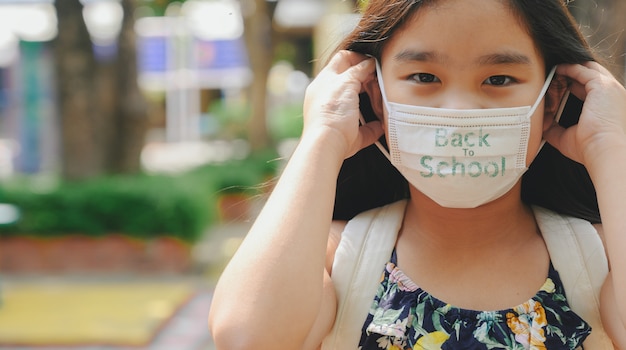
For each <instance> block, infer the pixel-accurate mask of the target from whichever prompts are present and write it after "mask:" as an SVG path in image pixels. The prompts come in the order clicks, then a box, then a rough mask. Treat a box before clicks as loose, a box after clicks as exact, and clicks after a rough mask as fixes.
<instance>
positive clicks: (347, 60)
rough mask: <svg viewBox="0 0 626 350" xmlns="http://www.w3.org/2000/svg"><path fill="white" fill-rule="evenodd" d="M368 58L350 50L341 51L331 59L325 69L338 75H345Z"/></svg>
mask: <svg viewBox="0 0 626 350" xmlns="http://www.w3.org/2000/svg"><path fill="white" fill-rule="evenodd" d="M367 58H368V57H367V56H365V55H362V54H360V53H356V52H353V51H348V50H341V51H339V52H337V53H336V54H335V55H334V56H333V57H332V58H331V59H330V61H329V62H328V65H326V67H325V68H324V69H330V70H332V71H334V72H336V73H343V72H345V71H346V70H348V69H349V68H350V67H353V66H355V65H358V64H359V63H360V62H362V61H364V60H366V59H367Z"/></svg>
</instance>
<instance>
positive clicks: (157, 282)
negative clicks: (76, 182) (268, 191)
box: [0, 222, 251, 350]
mask: <svg viewBox="0 0 626 350" xmlns="http://www.w3.org/2000/svg"><path fill="white" fill-rule="evenodd" d="M250 225H251V222H231V223H227V224H221V225H217V226H215V227H212V228H210V229H209V230H208V232H207V233H206V235H205V239H204V240H202V241H200V242H199V243H198V244H196V246H195V247H194V250H193V258H194V267H193V269H192V271H191V272H190V273H189V274H188V275H185V276H135V275H133V276H128V275H126V276H106V277H99V276H62V277H61V276H59V277H51V276H40V277H36V276H28V277H24V276H0V328H2V322H3V318H4V321H5V322H9V323H8V324H10V325H12V326H15V329H14V330H13V331H12V333H11V334H5V335H4V339H3V333H2V329H0V350H9V349H12V350H13V349H14V350H39V349H46V350H62V349H63V350H65V349H75V350H130V349H133V350H140V349H149V350H170V349H171V350H213V349H215V347H214V345H213V342H212V340H211V337H210V334H209V332H208V329H207V315H208V311H209V307H210V303H211V297H212V287H213V285H214V284H215V282H216V279H217V277H219V274H220V273H221V270H222V268H223V267H224V266H225V264H226V262H227V261H228V259H230V256H232V254H233V253H234V251H235V250H236V248H237V247H238V245H239V243H240V242H241V240H242V239H243V237H244V236H245V234H246V233H247V231H248V229H249V227H250ZM70 254H71V253H70ZM55 293H56V294H55ZM46 298H47V299H46ZM55 304H56V305H55ZM144 304H145V305H144ZM93 315H99V316H93ZM103 315H104V316H103ZM95 318H99V320H96V319H95ZM7 320H8V321H7ZM93 321H99V322H95V325H94V324H93V323H94V322H93ZM19 322H23V323H24V324H27V325H28V326H20V325H21V324H20V323H19ZM46 322H47V323H46ZM4 328H5V331H7V332H8V331H9V330H8V329H7V328H10V327H6V326H5V327H4ZM17 332H19V333H24V334H21V336H22V337H21V339H24V338H26V339H32V340H33V341H32V343H31V344H30V345H20V344H24V342H20V343H19V344H15V343H13V344H14V345H10V344H11V343H10V342H8V341H7V340H11V339H15V338H12V337H15V336H17V334H16V333H17ZM102 332H109V333H107V334H109V336H110V338H107V339H118V338H119V339H127V340H128V339H130V340H133V341H134V343H133V342H132V341H129V342H127V343H124V342H123V341H122V342H119V341H109V342H106V341H99V342H98V341H95V342H94V341H89V340H90V339H91V340H93V339H101V338H97V337H103V336H105V335H103V333H102ZM62 333H64V334H70V336H69V337H70V338H73V339H70V338H67V339H65V338H62V336H63V334H62ZM46 337H47V338H46ZM90 337H91V338H90ZM42 339H44V340H43V341H45V339H57V340H56V343H54V342H53V343H50V344H46V343H44V342H42ZM58 339H65V340H66V342H65V345H58V344H59V340H58ZM146 339H147V340H148V342H147V343H146V342H145V341H144V342H143V344H141V345H139V346H137V342H138V341H141V340H146ZM83 340H85V341H83ZM113 343H115V344H113ZM2 344H6V345H2ZM75 344H78V345H75ZM121 344H125V345H121Z"/></svg>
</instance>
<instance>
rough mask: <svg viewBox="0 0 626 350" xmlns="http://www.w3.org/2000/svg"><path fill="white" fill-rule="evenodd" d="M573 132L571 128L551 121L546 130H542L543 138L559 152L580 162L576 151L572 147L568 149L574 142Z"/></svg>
mask: <svg viewBox="0 0 626 350" xmlns="http://www.w3.org/2000/svg"><path fill="white" fill-rule="evenodd" d="M574 137H575V133H574V132H573V130H571V129H566V128H563V127H562V126H560V125H558V124H557V123H553V124H552V126H550V127H549V128H548V129H547V130H546V131H544V132H543V139H544V140H546V142H548V143H549V144H550V145H552V146H553V147H554V148H556V149H557V150H558V151H559V152H561V153H562V154H563V155H564V156H566V157H568V158H570V159H572V160H574V161H577V162H580V159H578V157H577V156H576V152H575V150H573V149H570V147H571V146H568V145H574V144H576V140H574V139H573V138H574Z"/></svg>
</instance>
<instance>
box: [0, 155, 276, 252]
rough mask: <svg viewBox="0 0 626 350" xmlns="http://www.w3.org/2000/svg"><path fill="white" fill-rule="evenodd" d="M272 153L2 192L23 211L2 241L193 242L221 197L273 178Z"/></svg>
mask: <svg viewBox="0 0 626 350" xmlns="http://www.w3.org/2000/svg"><path fill="white" fill-rule="evenodd" d="M271 157H273V154H272V153H263V154H258V155H255V156H253V157H250V158H249V159H245V160H238V161H229V162H226V163H223V164H213V165H206V166H203V167H199V168H197V169H194V170H192V171H190V172H187V173H185V174H181V175H177V176H176V175H137V176H113V177H105V178H98V179H93V180H89V181H84V182H79V183H61V184H59V185H57V186H54V187H53V188H51V189H50V190H48V191H44V192H41V191H38V190H36V186H33V183H32V181H22V182H20V183H12V184H5V185H4V186H1V187H0V203H10V204H14V205H16V206H17V207H18V208H20V212H21V217H20V219H19V220H18V221H17V222H15V223H12V224H8V225H2V226H0V234H1V235H24V234H28V235H35V236H43V237H50V236H58V235H64V234H69V233H82V234H87V235H95V236H98V235H104V234H109V233H122V234H125V235H129V236H132V237H137V238H142V239H146V238H151V237H155V236H172V237H176V238H179V239H181V240H184V241H187V242H194V241H196V240H197V239H198V238H199V237H200V236H201V234H202V233H203V232H204V230H205V229H206V228H207V227H208V226H209V225H211V224H212V223H213V222H214V221H215V220H216V218H217V204H216V202H217V200H218V198H219V196H220V195H221V194H222V193H224V192H233V191H237V192H245V193H250V194H252V193H254V192H258V191H259V187H258V185H259V184H261V183H262V182H263V181H265V180H267V179H268V177H270V176H272V175H273V174H275V171H276V166H275V163H272V162H268V160H269V159H271Z"/></svg>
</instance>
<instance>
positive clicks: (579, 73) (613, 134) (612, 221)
mask: <svg viewBox="0 0 626 350" xmlns="http://www.w3.org/2000/svg"><path fill="white" fill-rule="evenodd" d="M557 74H561V75H564V76H567V77H569V78H571V80H572V86H571V91H572V93H574V95H575V96H577V97H578V98H580V99H581V100H584V101H585V102H584V106H583V110H582V113H581V116H580V120H579V122H578V124H577V125H575V126H573V127H570V128H568V129H563V128H561V127H559V126H558V125H553V126H552V127H551V128H550V129H548V130H547V131H546V132H545V133H544V138H545V139H546V140H547V141H548V142H549V143H551V144H552V145H553V146H555V147H556V148H557V149H558V150H559V151H560V152H561V153H563V154H564V155H566V156H567V157H569V158H571V159H573V160H575V161H577V162H580V163H582V164H584V165H585V167H586V169H587V171H588V172H589V175H590V176H591V179H592V181H593V184H594V187H595V189H596V194H597V197H598V205H599V207H600V214H601V217H602V228H603V231H604V240H605V244H606V249H607V252H608V259H609V262H610V265H611V270H610V272H609V277H608V278H607V281H606V282H605V285H604V288H603V292H602V298H601V304H602V306H601V310H602V312H603V315H602V318H603V319H604V320H610V322H605V323H607V324H606V325H605V326H606V327H607V331H608V332H609V333H610V334H613V336H612V337H613V341H614V342H615V344H616V345H617V346H618V347H619V348H622V349H626V342H625V339H624V336H623V335H624V334H626V298H624V296H626V254H624V250H625V249H626V201H625V200H624V198H625V197H626V181H624V174H626V89H624V87H623V86H622V85H621V84H620V83H619V82H618V81H617V80H615V78H614V77H613V76H612V75H611V73H609V71H608V70H606V69H605V68H604V67H602V66H601V65H599V64H598V63H595V62H588V63H585V64H584V65H561V66H559V68H558V69H557Z"/></svg>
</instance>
